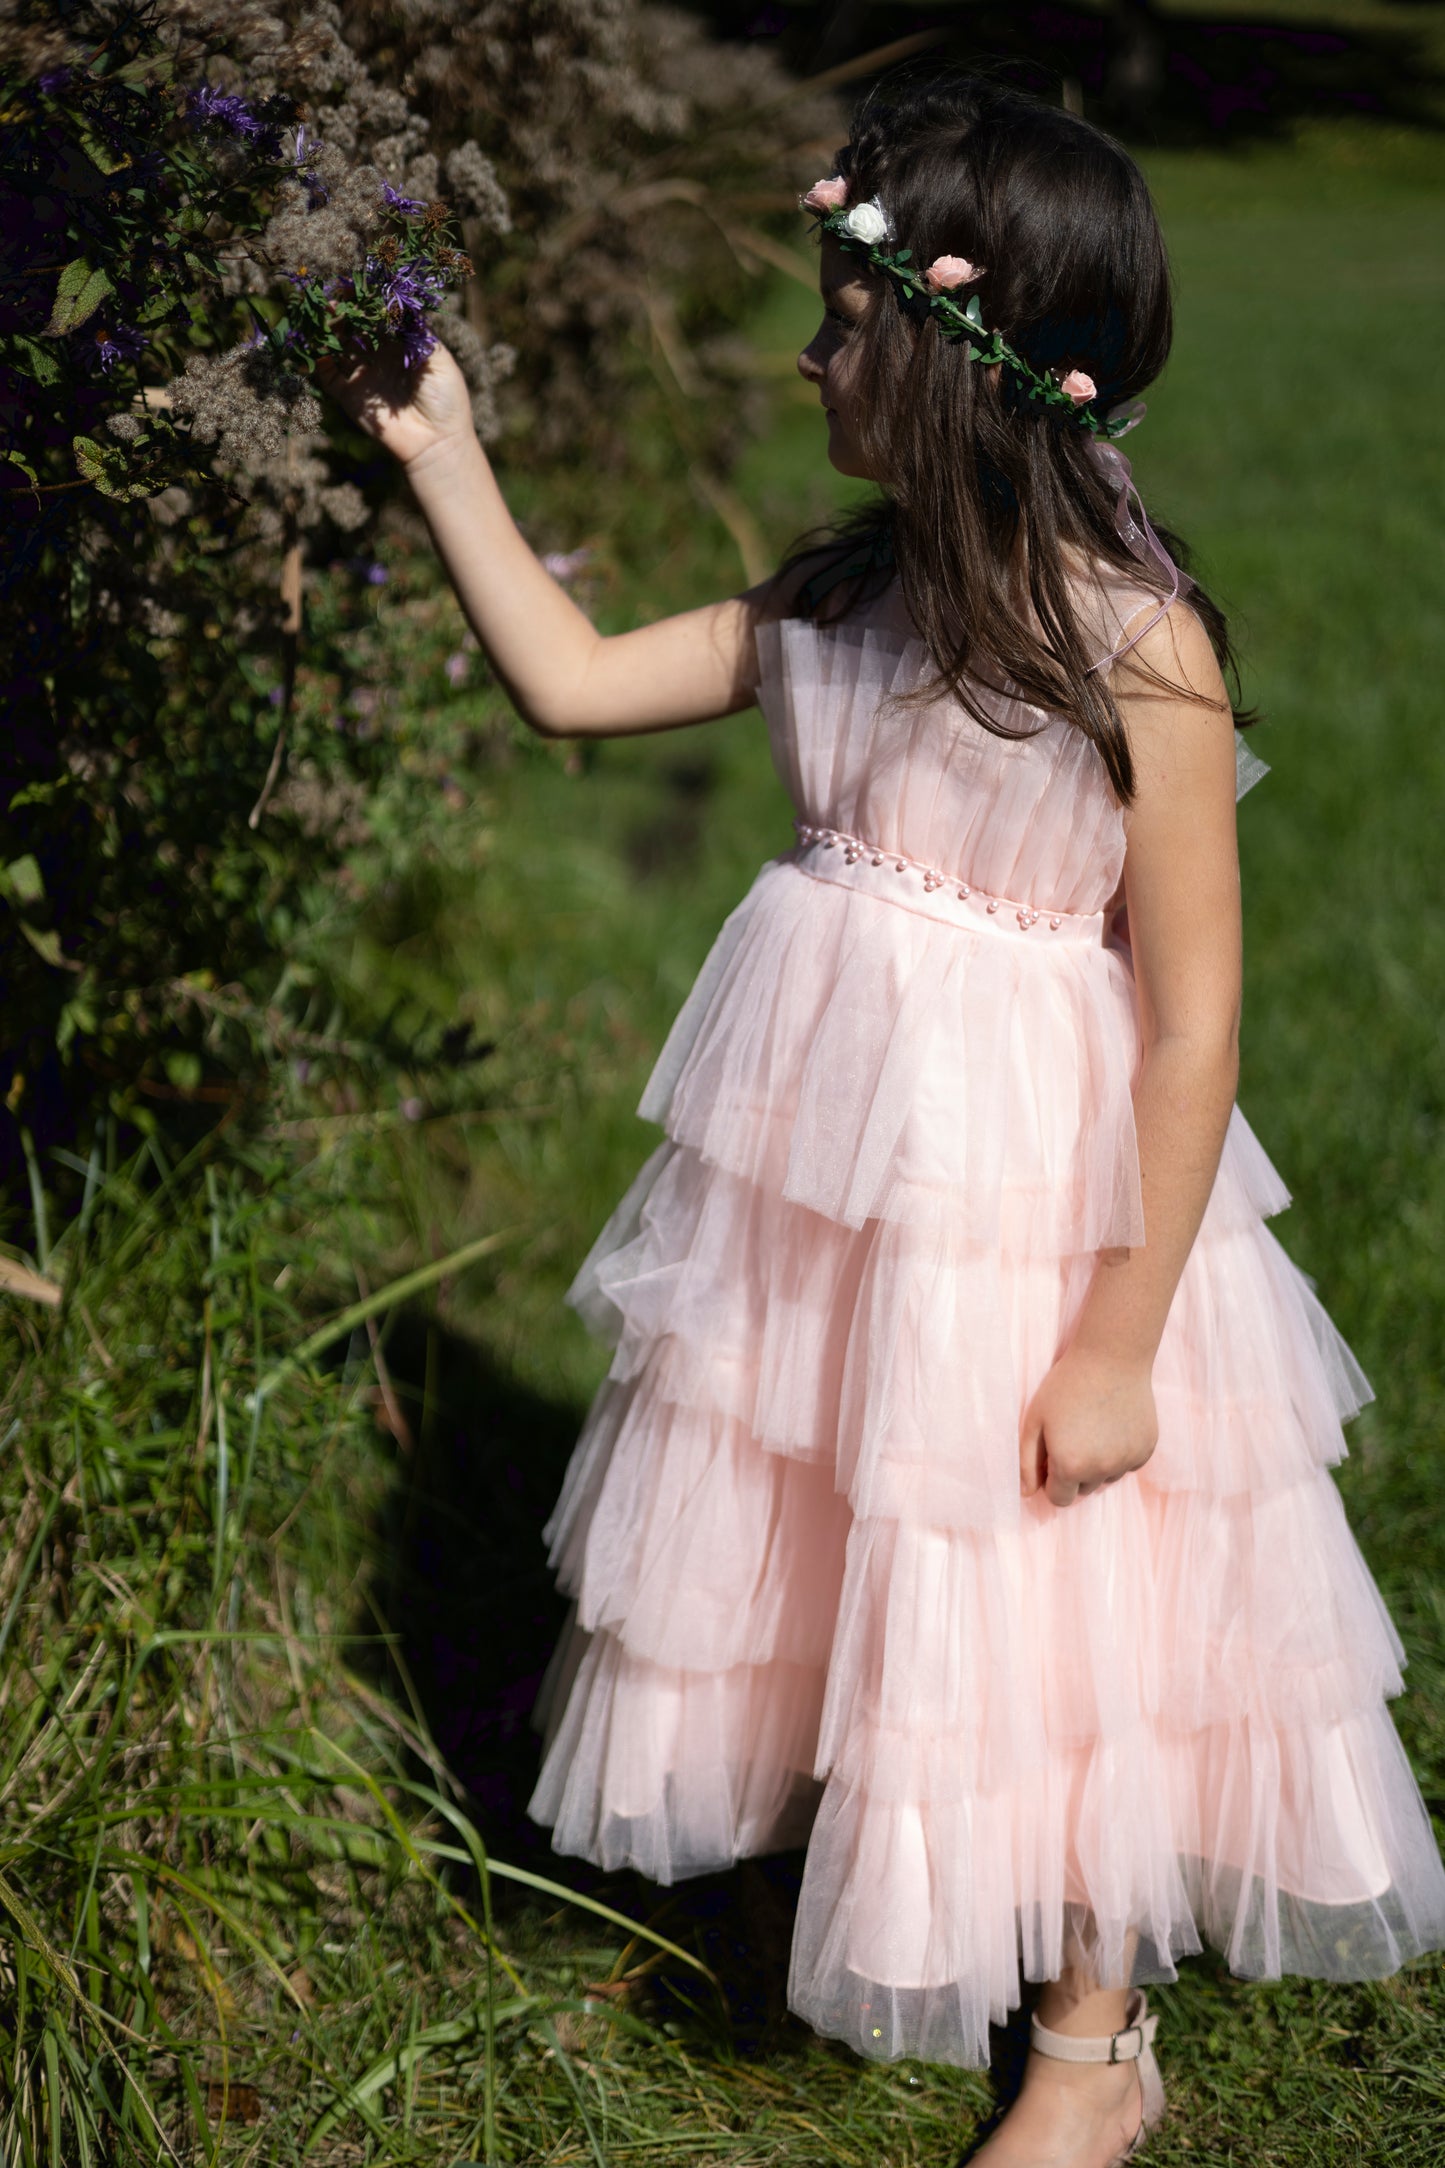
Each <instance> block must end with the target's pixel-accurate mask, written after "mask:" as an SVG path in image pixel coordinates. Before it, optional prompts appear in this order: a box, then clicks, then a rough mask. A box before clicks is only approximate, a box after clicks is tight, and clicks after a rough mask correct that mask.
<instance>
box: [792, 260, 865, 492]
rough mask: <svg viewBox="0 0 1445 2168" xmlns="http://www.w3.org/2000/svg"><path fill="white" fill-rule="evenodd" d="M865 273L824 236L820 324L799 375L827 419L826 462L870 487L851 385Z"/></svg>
mask: <svg viewBox="0 0 1445 2168" xmlns="http://www.w3.org/2000/svg"><path fill="white" fill-rule="evenodd" d="M871 277H872V274H870V273H865V272H864V271H863V270H862V269H861V268H860V266H859V265H858V263H857V261H856V260H855V259H854V258H853V257H851V256H850V255H849V254H848V252H847V250H846V249H844V248H841V247H840V246H839V244H838V242H837V241H835V240H834V238H833V236H832V234H831V233H825V234H824V236H823V247H822V254H821V258H820V262H819V267H818V285H819V288H820V290H821V292H822V296H823V321H822V323H821V324H819V326H818V329H817V330H816V332H815V333H814V334H813V336H812V338H811V339H810V340H809V341H808V343H807V345H806V346H805V347H804V348H803V351H802V353H801V354H799V356H798V374H799V376H801V377H802V378H803V379H804V381H805V382H806V383H809V384H813V385H815V386H816V387H817V391H818V396H819V398H820V399H821V400H822V402H823V412H824V413H825V414H826V415H827V417H828V458H829V460H830V462H831V463H832V465H833V466H835V467H836V468H837V470H838V472H839V473H840V474H848V475H854V476H856V477H857V478H858V479H859V480H860V481H865V482H875V481H877V480H878V476H877V475H876V474H874V472H873V470H872V468H871V467H870V466H869V465H868V462H867V460H866V458H865V456H864V454H863V452H862V450H861V449H860V447H859V443H858V434H857V429H856V426H855V425H856V415H857V409H856V407H855V405H854V401H853V382H854V379H855V378H856V376H857V374H858V361H857V342H858V325H859V323H860V322H861V320H862V318H863V316H864V315H865V314H866V313H867V309H868V304H869V301H870V299H871V294H872V287H871Z"/></svg>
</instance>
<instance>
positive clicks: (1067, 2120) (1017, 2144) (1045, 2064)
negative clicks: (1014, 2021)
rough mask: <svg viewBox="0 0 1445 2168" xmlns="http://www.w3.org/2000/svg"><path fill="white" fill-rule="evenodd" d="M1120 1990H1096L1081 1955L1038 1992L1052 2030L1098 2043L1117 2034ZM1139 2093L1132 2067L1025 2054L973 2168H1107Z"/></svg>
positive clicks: (1131, 2123) (1135, 2116)
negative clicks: (1004, 2110)
mask: <svg viewBox="0 0 1445 2168" xmlns="http://www.w3.org/2000/svg"><path fill="white" fill-rule="evenodd" d="M1128 1999H1129V1997H1128V1991H1127V1989H1125V1988H1108V1987H1100V1986H1099V1984H1098V1982H1097V1981H1096V1979H1095V1978H1094V1975H1093V1973H1092V1972H1091V1971H1090V1970H1089V1967H1088V1965H1087V1963H1086V1961H1085V1960H1084V1958H1083V1955H1082V1952H1080V1951H1079V1950H1078V1949H1077V1947H1076V1948H1075V1952H1074V1957H1073V1961H1072V1962H1071V1963H1068V1964H1066V1965H1065V1966H1064V1968H1063V1970H1062V1972H1061V1973H1060V1974H1059V1977H1058V1979H1057V1980H1050V1981H1048V1982H1047V1983H1046V1984H1045V1986H1044V1987H1043V1988H1042V1989H1041V1990H1040V1994H1039V2001H1038V2015H1039V2022H1040V2024H1041V2025H1046V2026H1047V2027H1048V2028H1049V2030H1050V2031H1051V2032H1061V2033H1074V2034H1077V2035H1079V2036H1080V2037H1083V2038H1102V2037H1103V2036H1105V2035H1106V2034H1108V2033H1114V2032H1119V2031H1121V2030H1122V2029H1123V2024H1124V2007H1125V2004H1126V2003H1127V2002H1128ZM1142 2112H1143V2096H1142V2095H1141V2093H1140V2090H1139V2076H1138V2069H1137V2066H1136V2065H1135V2064H1134V2063H1112V2064H1111V2063H1061V2062H1056V2061H1055V2060H1053V2058H1051V2057H1049V2056H1045V2055H1039V2054H1036V2053H1035V2052H1034V2051H1033V2050H1032V2049H1030V2051H1029V2059H1028V2065H1027V2068H1026V2070H1025V2072H1024V2082H1023V2086H1022V2089H1021V2090H1020V2093H1019V2096H1018V2099H1017V2100H1016V2101H1015V2102H1014V2104H1013V2106H1012V2107H1011V2108H1010V2109H1009V2112H1008V2114H1007V2115H1006V2116H1005V2117H1004V2119H1003V2121H1002V2122H1001V2123H1000V2124H999V2126H998V2129H997V2130H996V2131H995V2132H994V2133H993V2135H992V2137H991V2138H989V2139H988V2141H987V2143H986V2144H984V2145H982V2146H980V2148H979V2150H978V2151H977V2152H976V2153H974V2154H971V2155H970V2163H973V2162H976V2163H977V2164H978V2168H1109V2164H1110V2162H1112V2161H1114V2160H1117V2159H1118V2157H1119V2155H1120V2154H1121V2153H1122V2152H1123V2151H1124V2149H1125V2147H1126V2146H1127V2145H1128V2144H1129V2142H1130V2140H1131V2139H1132V2138H1133V2136H1134V2134H1135V2132H1136V2131H1137V2130H1138V2128H1139V2119H1140V2116H1141V2114H1142Z"/></svg>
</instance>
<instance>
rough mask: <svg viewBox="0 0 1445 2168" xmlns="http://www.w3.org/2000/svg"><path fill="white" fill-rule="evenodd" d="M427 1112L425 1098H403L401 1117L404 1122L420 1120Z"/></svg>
mask: <svg viewBox="0 0 1445 2168" xmlns="http://www.w3.org/2000/svg"><path fill="white" fill-rule="evenodd" d="M425 1112H426V1102H425V1100H423V1099H403V1101H402V1102H401V1118H402V1120H403V1121H404V1122H419V1121H420V1120H421V1118H422V1116H423V1115H424V1114H425Z"/></svg>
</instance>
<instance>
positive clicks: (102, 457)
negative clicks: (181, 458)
mask: <svg viewBox="0 0 1445 2168" xmlns="http://www.w3.org/2000/svg"><path fill="white" fill-rule="evenodd" d="M71 450H72V451H73V452H74V453H75V466H76V472H77V473H78V474H79V475H80V476H81V478H82V480H84V481H87V482H91V483H93V484H94V486H95V488H96V489H98V490H99V492H100V494H101V496H102V497H114V498H116V499H118V500H119V501H120V502H121V503H127V502H129V500H130V499H131V498H132V497H149V496H150V495H151V494H152V485H151V484H150V483H149V482H134V481H131V480H129V479H128V469H127V467H126V462H125V454H124V452H123V451H122V450H121V449H120V446H119V445H112V444H97V443H96V441H95V438H94V437H72V438H71Z"/></svg>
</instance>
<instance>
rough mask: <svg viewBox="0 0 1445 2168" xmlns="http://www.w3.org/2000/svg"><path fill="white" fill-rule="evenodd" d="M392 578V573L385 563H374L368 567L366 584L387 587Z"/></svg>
mask: <svg viewBox="0 0 1445 2168" xmlns="http://www.w3.org/2000/svg"><path fill="white" fill-rule="evenodd" d="M390 578H391V574H390V573H389V572H388V571H387V569H386V566H385V565H375V564H373V565H368V566H367V568H366V584H367V586H368V587H385V585H386V583H387V581H388V580H389V579H390Z"/></svg>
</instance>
